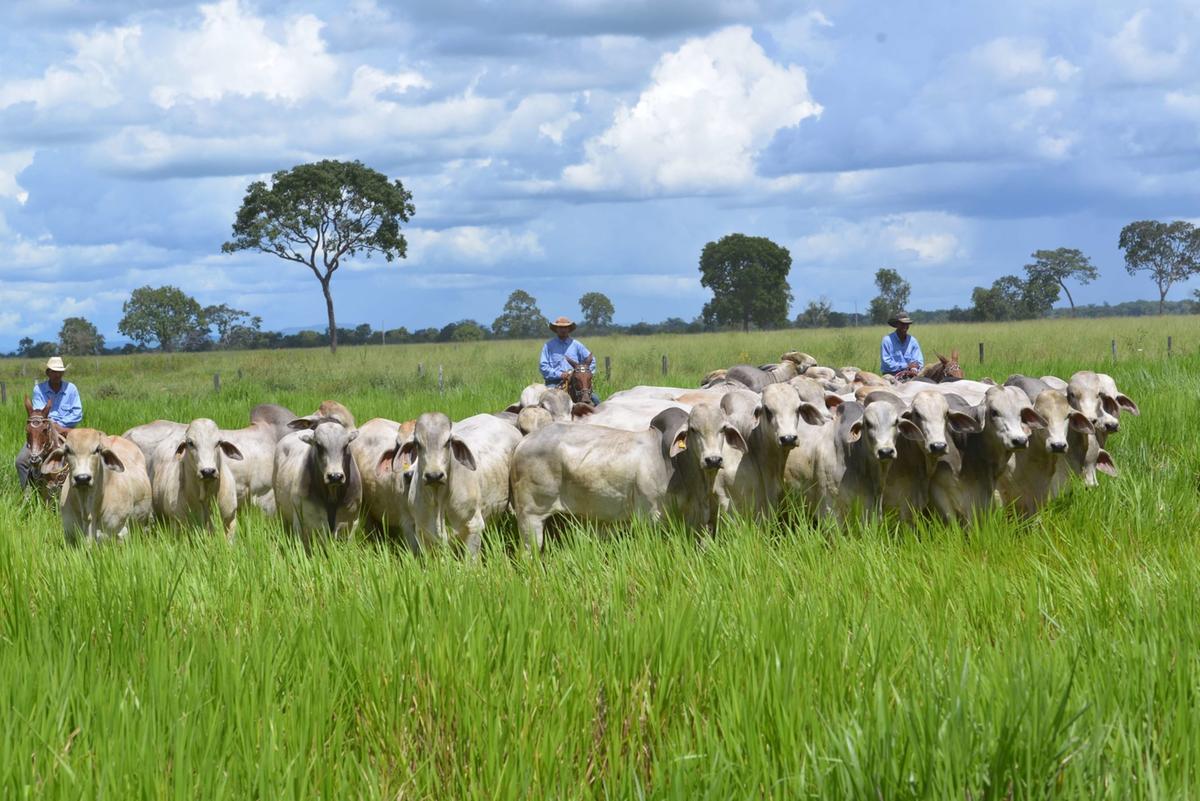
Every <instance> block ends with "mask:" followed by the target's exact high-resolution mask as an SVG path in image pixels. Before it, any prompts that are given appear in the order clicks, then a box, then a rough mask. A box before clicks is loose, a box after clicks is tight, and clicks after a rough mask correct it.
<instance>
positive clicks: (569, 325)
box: [550, 317, 575, 331]
mask: <svg viewBox="0 0 1200 801" xmlns="http://www.w3.org/2000/svg"><path fill="white" fill-rule="evenodd" d="M559 327H562V328H566V329H567V330H569V331H574V330H575V323H574V321H572V320H571V319H570V318H568V317H559V318H558V319H557V320H555V321H554V322H552V323H550V328H551V329H552V330H553V329H557V328H559Z"/></svg>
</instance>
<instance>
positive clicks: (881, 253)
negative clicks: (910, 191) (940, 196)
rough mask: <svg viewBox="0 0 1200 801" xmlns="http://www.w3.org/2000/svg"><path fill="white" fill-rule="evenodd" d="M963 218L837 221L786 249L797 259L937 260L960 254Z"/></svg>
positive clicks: (927, 215) (920, 215) (918, 215)
mask: <svg viewBox="0 0 1200 801" xmlns="http://www.w3.org/2000/svg"><path fill="white" fill-rule="evenodd" d="M965 231H966V222H965V221H964V220H963V219H962V218H959V217H956V216H954V215H951V214H944V213H939V212H913V213H911V214H897V215H888V216H885V217H878V218H874V219H870V220H866V221H863V222H855V223H850V222H845V221H840V222H837V223H834V224H832V225H830V226H829V227H827V228H825V229H823V230H821V231H816V232H814V233H811V234H808V235H806V236H803V237H801V238H800V239H798V240H796V241H795V242H794V243H793V244H792V245H791V246H789V248H788V249H789V250H790V251H791V253H792V258H793V259H795V260H796V261H797V262H800V263H808V264H821V263H831V262H833V263H837V262H846V261H865V262H872V261H875V262H881V263H887V262H893V261H898V262H899V263H902V264H905V263H906V264H910V265H913V266H922V265H927V266H937V265H942V264H946V263H948V262H950V261H952V260H954V259H959V258H962V257H963V256H964V255H965V252H966V249H965V247H964V246H963V244H962V238H963V236H964V234H965Z"/></svg>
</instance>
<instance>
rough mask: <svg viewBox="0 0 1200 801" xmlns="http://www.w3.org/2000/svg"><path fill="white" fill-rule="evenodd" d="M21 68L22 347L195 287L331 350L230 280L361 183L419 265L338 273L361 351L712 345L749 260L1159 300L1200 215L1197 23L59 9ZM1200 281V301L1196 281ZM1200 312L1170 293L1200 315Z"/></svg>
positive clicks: (890, 8) (15, 273) (355, 5)
mask: <svg viewBox="0 0 1200 801" xmlns="http://www.w3.org/2000/svg"><path fill="white" fill-rule="evenodd" d="M6 17H7V19H6V23H7V24H6V26H5V31H4V33H3V34H0V36H2V37H3V42H4V47H3V48H2V49H0V242H2V243H3V251H4V253H5V258H4V259H3V261H2V262H0V347H5V348H11V347H14V346H15V344H16V341H17V340H18V339H19V338H21V337H23V336H30V337H33V338H34V339H51V340H52V339H54V338H55V337H56V335H57V332H58V329H59V326H60V325H61V322H62V319H63V318H64V317H67V316H84V317H87V318H88V319H89V320H91V321H93V322H94V323H96V324H97V325H98V326H99V328H100V330H101V332H103V333H105V334H106V335H107V336H108V337H109V338H110V339H116V338H119V335H118V334H117V323H118V321H119V320H120V317H121V314H122V312H121V305H122V303H123V302H124V301H125V300H126V299H127V298H128V296H129V293H130V291H131V290H132V289H134V288H136V287H139V286H143V285H151V286H160V285H163V284H172V285H175V286H178V287H180V288H182V289H183V290H185V291H186V292H188V293H189V294H191V295H193V296H194V297H196V298H197V300H199V301H200V302H201V303H204V304H210V303H228V304H230V305H231V306H234V307H236V308H240V309H245V310H247V311H249V312H251V313H253V314H258V315H261V316H262V318H263V323H264V327H266V328H271V329H281V328H290V327H295V326H300V325H320V324H323V323H324V320H325V314H324V302H323V300H322V297H321V293H320V287H319V285H318V283H317V282H316V280H315V279H314V278H313V277H312V275H311V273H309V272H307V271H306V270H305V269H304V268H303V267H301V266H299V265H296V264H292V263H288V262H284V261H280V260H278V259H275V258H273V257H270V256H267V255H263V254H254V253H249V252H240V253H237V254H222V253H221V244H222V243H223V242H224V241H226V240H227V239H228V238H229V237H230V227H231V225H232V222H233V219H234V215H235V213H236V210H237V208H238V206H239V204H240V201H241V198H242V196H243V195H244V193H245V190H246V187H247V186H248V184H249V183H250V182H251V181H254V180H258V179H266V178H269V176H270V174H271V173H272V172H274V171H276V170H281V169H287V168H289V167H291V166H294V165H296V164H299V163H303V162H308V161H313V160H318V159H323V158H334V159H347V160H349V159H358V160H361V161H362V162H364V163H365V164H367V165H368V166H370V167H373V168H375V169H377V170H379V171H381V172H383V173H385V174H387V175H388V176H389V177H391V178H399V179H401V180H402V181H403V183H404V185H405V187H407V188H408V189H409V190H410V191H412V193H413V202H414V204H415V206H416V213H415V215H414V216H413V218H412V220H411V222H410V223H409V224H408V225H407V226H406V227H405V229H404V233H405V236H406V238H407V241H408V258H407V259H404V260H401V261H395V262H392V263H388V262H386V261H383V260H381V259H358V260H355V261H351V262H348V263H346V264H345V265H344V267H343V269H342V270H340V271H339V272H338V273H337V274H336V275H335V277H334V282H333V292H334V298H335V302H336V304H337V310H338V321H339V324H341V325H354V324H358V323H363V322H366V323H370V324H371V325H372V326H373V327H375V328H379V327H381V326H386V327H388V328H394V327H398V326H401V325H403V326H407V327H408V328H409V329H416V328H422V327H426V326H441V325H443V324H445V323H447V322H450V321H454V320H459V319H463V318H475V319H478V320H480V321H482V322H484V323H490V322H491V321H492V320H493V319H494V318H495V317H496V316H497V315H498V314H499V313H500V310H501V307H502V306H503V304H504V300H505V298H506V297H507V296H508V294H509V293H510V292H511V291H513V290H514V289H518V288H520V289H524V290H526V291H528V292H530V293H531V294H533V295H534V296H535V297H536V298H537V299H538V302H539V305H540V307H541V309H542V311H543V312H544V313H545V314H546V315H548V316H549V317H551V318H553V317H556V316H558V315H560V314H566V315H568V316H577V315H578V314H579V306H578V298H579V297H580V296H581V295H582V294H584V293H585V292H589V291H601V292H604V293H605V294H607V295H608V296H609V297H610V298H611V299H612V300H613V303H614V305H615V307H616V321H617V322H619V323H633V322H638V321H641V320H646V321H658V320H662V319H664V318H666V317H668V316H677V317H683V318H685V319H691V318H692V317H694V316H695V315H697V314H698V313H699V312H700V310H701V308H702V307H703V305H704V303H705V301H706V300H707V299H708V292H707V290H705V289H703V288H702V287H701V286H700V282H699V271H698V260H699V255H700V251H701V249H702V248H703V246H704V244H705V243H706V242H709V241H713V240H716V239H719V238H720V237H722V236H724V235H726V234H729V233H735V232H737V233H744V234H748V235H753V236H766V237H769V238H770V239H772V240H773V241H775V242H777V243H779V244H781V245H783V246H785V247H787V248H788V250H789V251H790V252H791V255H792V272H791V276H790V283H791V287H792V292H793V295H794V298H795V300H794V304H793V309H792V313H793V314H795V313H797V312H799V311H800V310H802V309H803V308H804V306H805V305H806V304H807V303H808V302H809V301H811V300H814V299H818V298H826V299H828V300H830V301H831V302H832V303H833V305H834V307H835V308H837V309H842V310H847V311H852V310H853V309H854V308H855V306H856V305H857V307H858V308H859V309H865V307H866V304H867V303H868V302H869V300H870V298H871V296H872V295H873V294H874V287H873V284H872V278H873V275H874V273H875V271H876V270H877V269H879V268H880V267H892V268H894V269H897V270H899V271H900V273H901V274H902V275H904V276H905V277H906V278H907V279H908V280H909V281H910V282H911V284H912V296H911V304H910V305H911V307H913V308H940V307H949V306H953V305H960V306H967V305H969V303H970V293H971V289H972V288H973V287H974V286H978V285H989V284H990V283H991V282H992V281H993V280H994V279H995V278H997V277H999V276H1000V275H1002V274H1005V273H1016V274H1021V272H1022V267H1023V265H1024V264H1026V263H1028V262H1029V261H1030V258H1029V257H1030V254H1031V253H1032V252H1033V251H1035V250H1038V249H1043V248H1046V249H1049V248H1056V247H1075V248H1079V249H1081V250H1083V251H1084V252H1085V253H1086V254H1087V255H1088V256H1090V257H1091V259H1092V261H1093V262H1094V263H1095V265H1096V266H1097V267H1098V268H1099V270H1100V272H1101V278H1100V280H1099V281H1097V282H1095V283H1094V284H1092V285H1089V286H1085V287H1080V288H1078V289H1073V295H1074V297H1075V300H1076V302H1077V303H1087V302H1103V301H1109V302H1119V301H1123V300H1129V299H1133V298H1155V297H1156V294H1155V289H1154V286H1153V284H1152V283H1151V281H1150V279H1149V278H1148V277H1147V276H1145V275H1141V276H1137V277H1130V276H1128V275H1127V274H1126V272H1125V269H1124V262H1123V259H1122V253H1121V251H1120V250H1119V249H1118V247H1117V238H1118V235H1119V232H1120V229H1121V227H1122V226H1123V225H1125V224H1126V223H1128V222H1131V221H1133V220H1138V219H1152V218H1153V219H1189V220H1193V221H1196V220H1197V219H1198V218H1200V212H1197V210H1196V209H1197V202H1198V201H1200V189H1198V187H1200V158H1198V155H1200V42H1198V41H1197V39H1198V38H1200V33H1197V32H1198V31H1200V5H1198V4H1196V3H1194V2H1185V1H1184V0H1179V1H1178V2H1175V1H1173V0H1160V1H1159V2H1155V3H1146V2H1120V1H1119V0H1118V1H1116V2H1106V3H1102V4H1098V3H1093V2H1082V1H1076V0H1058V1H1057V2H1054V3H1046V2H1042V1H1041V0H1014V1H1013V2H1009V3H1004V4H998V3H982V2H976V1H975V0H966V2H962V3H952V4H951V3H926V2H912V0H891V1H890V2H881V1H877V2H850V1H849V0H846V1H844V2H843V1H840V0H835V1H833V2H817V3H811V4H809V3H802V2H784V1H783V0H650V1H649V2H635V0H506V1H505V2H500V1H499V0H407V1H406V2H404V3H399V2H384V0H342V1H340V2H333V1H329V2H325V1H323V0H283V1H281V2H271V1H270V0H257V1H255V0H216V2H205V3H195V2H187V1H186V0H168V1H167V2H150V1H149V0H39V2H37V3H14V4H12V6H11V7H10V8H9V9H8V10H7V11H6ZM1196 283H1197V284H1200V281H1197V282H1196ZM1190 289H1191V287H1190V286H1181V287H1179V288H1176V289H1174V290H1173V291H1172V293H1171V295H1170V297H1172V298H1176V299H1178V298H1183V297H1186V296H1188V295H1189V294H1190Z"/></svg>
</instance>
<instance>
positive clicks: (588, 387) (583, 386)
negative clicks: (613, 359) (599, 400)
mask: <svg viewBox="0 0 1200 801" xmlns="http://www.w3.org/2000/svg"><path fill="white" fill-rule="evenodd" d="M566 359H567V364H569V365H571V375H570V376H569V377H568V378H567V380H566V386H564V387H563V389H565V390H566V391H567V394H568V395H570V396H571V402H572V403H587V404H591V402H592V378H593V376H592V371H591V370H589V369H588V368H589V367H590V366H591V364H592V361H593V359H594V357H593V356H592V355H591V354H589V355H588V357H587V358H586V359H584V360H583V361H582V362H577V361H575V360H574V359H572V358H571V357H570V356H567V357H566Z"/></svg>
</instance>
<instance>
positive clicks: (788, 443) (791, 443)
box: [779, 434, 796, 448]
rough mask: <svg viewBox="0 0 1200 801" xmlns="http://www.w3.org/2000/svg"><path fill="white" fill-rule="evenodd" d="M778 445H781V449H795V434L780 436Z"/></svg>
mask: <svg viewBox="0 0 1200 801" xmlns="http://www.w3.org/2000/svg"><path fill="white" fill-rule="evenodd" d="M779 444H780V445H782V446H783V447H785V448H794V447H796V435H795V434H784V435H782V436H781V437H780V438H779Z"/></svg>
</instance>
